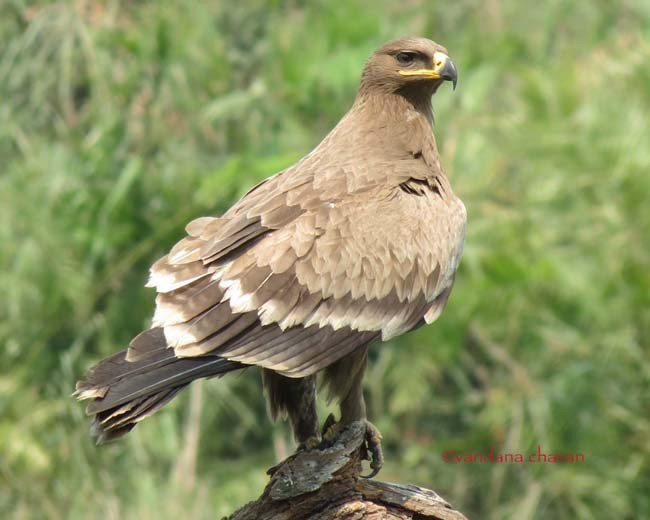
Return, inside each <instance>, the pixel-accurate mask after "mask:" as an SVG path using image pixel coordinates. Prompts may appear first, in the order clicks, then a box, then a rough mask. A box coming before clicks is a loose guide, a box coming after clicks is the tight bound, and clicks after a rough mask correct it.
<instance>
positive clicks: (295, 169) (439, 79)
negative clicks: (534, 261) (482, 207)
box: [75, 38, 466, 474]
mask: <svg viewBox="0 0 650 520" xmlns="http://www.w3.org/2000/svg"><path fill="white" fill-rule="evenodd" d="M456 79H457V74H456V67H455V65H454V63H453V62H452V61H451V59H450V58H449V56H448V53H447V51H446V49H445V48H444V47H442V46H440V45H438V44H436V43H434V42H433V41H431V40H427V39H424V38H403V39H398V40H393V41H390V42H388V43H386V44H385V45H383V46H382V47H380V48H379V49H378V50H377V51H376V52H374V53H373V54H372V55H371V56H370V58H369V59H368V61H367V62H366V64H365V67H364V69H363V74H362V76H361V83H360V86H359V90H358V94H357V97H356V99H355V101H354V104H353V105H352V108H351V109H350V110H349V112H348V113H347V114H346V115H345V116H344V117H343V118H342V119H341V121H340V122H339V123H338V124H337V125H336V127H335V128H334V129H333V130H332V131H331V132H330V133H329V134H328V135H327V136H326V137H325V139H323V141H322V142H321V143H320V144H319V145H318V146H317V147H316V148H315V149H314V150H313V151H312V152H311V153H309V154H308V155H306V156H305V157H303V158H302V159H300V160H299V161H298V162H297V163H296V164H294V165H293V166H290V167H289V168H287V169H286V170H283V171H281V172H279V173H278V174H276V175H274V176H272V177H270V178H268V179H266V180H264V181H262V182H261V183H260V184H258V185H257V186H255V187H254V188H252V189H251V190H250V191H249V192H248V193H247V194H246V195H244V196H243V197H242V198H241V200H239V201H238V202H236V203H235V204H234V205H233V206H232V207H231V208H230V209H229V210H228V211H227V212H226V213H225V214H224V215H223V216H221V217H201V218H198V219H196V220H193V221H192V222H190V223H189V224H188V225H187V227H186V232H187V236H186V237H185V238H183V239H182V240H181V241H180V242H178V243H177V244H176V245H175V246H174V247H173V248H172V249H171V251H170V252H169V254H167V255H165V256H164V257H162V258H161V259H160V260H158V261H157V262H156V263H155V264H154V265H153V266H152V267H151V275H150V278H149V282H148V284H147V285H148V286H149V287H154V288H155V289H156V292H157V295H156V310H155V313H154V316H153V321H152V324H151V328H149V329H147V330H145V331H143V332H142V333H140V334H139V335H138V336H136V337H135V338H134V339H133V340H132V341H131V343H130V345H129V347H128V348H127V349H126V350H123V351H121V352H119V353H117V354H115V355H113V356H111V357H109V358H107V359H104V360H103V361H100V362H99V363H98V364H97V365H96V366H94V367H93V368H91V369H90V371H89V372H88V374H87V375H86V377H85V379H84V380H83V381H80V382H79V383H77V389H76V392H75V395H76V396H77V397H78V398H79V399H92V402H91V403H90V404H89V405H88V409H87V413H88V414H90V415H93V416H94V422H93V433H94V434H95V435H96V436H97V437H98V441H99V442H103V441H107V440H110V439H113V438H115V437H118V436H120V435H123V434H124V433H126V432H128V431H129V430H131V428H133V427H134V426H135V424H136V423H137V422H138V421H140V420H142V419H144V418H145V417H148V416H149V415H151V414H153V413H154V412H155V411H157V410H158V409H159V408H160V407H162V406H163V405H164V404H165V403H167V402H168V401H169V400H171V399H172V398H173V397H174V396H175V395H176V394H178V392H180V391H181V390H182V389H183V388H185V387H186V386H187V385H188V384H190V383H191V382H192V381H194V380H195V379H198V378H202V377H214V376H223V375H224V374H226V373H228V372H231V371H235V370H240V369H244V368H248V367H251V366H257V367H260V368H261V372H262V379H263V382H264V387H265V389H266V392H267V395H268V400H269V405H270V413H271V415H272V417H273V418H276V417H277V416H281V415H285V414H286V415H288V416H289V419H290V421H291V425H292V428H293V432H294V435H295V438H296V441H297V442H298V443H299V445H300V446H301V447H303V448H307V449H311V448H315V447H317V446H319V444H320V442H321V432H320V427H319V422H318V417H317V414H316V401H315V399H316V375H317V374H319V373H320V374H321V375H322V381H323V382H324V384H325V385H326V386H327V387H328V389H329V392H330V395H331V396H333V397H334V398H336V399H337V400H338V401H339V402H340V411H341V416H340V421H339V422H338V423H337V424H336V425H335V427H334V426H333V427H334V430H336V431H339V430H340V429H341V428H342V427H344V426H345V425H347V424H350V423H352V422H355V421H363V423H364V424H365V426H366V432H367V433H366V442H367V447H368V448H369V450H370V453H371V455H372V456H371V459H372V460H371V467H372V468H373V474H375V473H376V472H377V471H378V470H379V468H380V467H381V464H382V460H383V457H382V453H381V446H380V439H381V436H380V435H379V432H378V431H377V429H376V428H375V427H374V426H373V425H372V424H371V423H370V422H368V420H367V418H366V408H365V403H364V399H363V392H362V379H363V374H364V371H365V368H366V361H367V352H368V345H369V344H370V343H372V342H374V341H376V340H381V341H386V340H389V339H391V338H393V337H395V336H397V335H399V334H402V333H404V332H408V331H410V330H413V329H416V328H417V327H420V326H421V325H423V324H425V323H431V322H433V321H434V320H435V319H436V318H438V316H439V315H440V312H441V311H442V309H443V307H444V305H445V303H446V302H447V299H448V298H449V293H450V292H451V289H452V285H453V282H454V275H455V272H456V268H457V267H458V263H459V261H460V257H461V254H462V250H463V242H464V237H465V222H466V212H465V207H464V206H463V203H462V202H461V201H460V200H459V199H458V198H457V197H456V196H455V195H454V193H453V192H452V189H451V186H450V184H449V180H448V179H447V176H446V175H445V173H444V171H443V168H442V166H441V164H440V158H439V156H438V150H437V148H436V141H435V139H434V136H433V115H432V107H431V97H432V95H433V94H434V93H435V92H436V90H437V89H438V87H439V86H440V85H441V84H442V83H443V82H444V81H451V82H452V83H453V84H454V87H455V85H456Z"/></svg>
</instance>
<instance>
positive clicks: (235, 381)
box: [0, 0, 650, 520]
mask: <svg viewBox="0 0 650 520" xmlns="http://www.w3.org/2000/svg"><path fill="white" fill-rule="evenodd" d="M405 34H419V35H426V36H430V37H432V38H433V39H435V40H437V41H439V42H441V43H443V44H444V45H445V46H447V48H448V49H449V50H450V53H451V54H452V56H453V57H454V59H455V61H456V63H457V65H458V67H459V70H460V84H459V89H458V90H457V91H456V92H455V93H452V92H451V89H447V88H443V89H441V91H440V92H439V93H438V94H437V95H436V97H435V100H434V105H435V108H436V133H437V137H438V142H439V146H440V150H441V153H442V155H443V162H444V164H445V165H446V168H447V170H448V172H449V174H450V177H451V178H452V182H453V184H454V187H455V190H456V192H457V193H458V194H459V195H460V196H461V197H462V198H463V199H464V201H465V203H466V205H467V208H468V212H469V229H468V237H467V246H466V252H465V256H464V260H463V264H462V268H461V272H460V273H459V276H458V278H457V283H456V287H455V290H454V294H453V296H452V298H451V301H450V303H449V305H448V307H447V309H446V311H445V313H444V314H443V316H442V318H441V319H440V320H439V322H438V323H437V324H436V325H434V326H431V327H426V328H423V329H420V330H419V331H417V332H416V333H413V334H410V335H407V336H406V337H403V338H400V339H398V340H395V341H392V342H391V343H392V344H390V345H381V346H379V345H377V346H376V347H375V348H374V349H373V360H372V364H371V366H370V369H369V374H368V377H367V378H366V379H367V381H366V383H367V396H368V401H369V412H370V415H371V419H372V420H374V421H375V424H377V425H378V427H379V428H380V429H381V430H382V431H383V433H384V436H385V448H386V451H387V465H386V468H385V469H384V471H383V473H382V475H381V477H382V478H383V479H387V480H397V481H403V482H413V483H417V484H420V485H423V486H427V487H432V488H434V489H436V490H437V491H438V492H440V493H441V494H443V495H444V496H445V497H446V498H448V499H449V500H451V501H452V502H453V504H454V505H455V506H457V507H458V508H460V509H461V510H462V511H464V512H465V513H466V514H467V515H469V516H470V517H473V518H487V519H502V518H509V519H528V518H531V519H534V518H540V519H541V518H577V519H592V518H621V519H633V518H634V519H636V518H650V493H649V492H648V490H650V467H649V466H650V388H649V387H650V354H649V350H648V338H649V336H650V261H649V251H648V245H649V244H648V238H649V237H650V205H649V203H648V201H649V200H650V67H649V66H648V63H650V3H648V2H644V1H642V0H639V1H632V0H627V1H619V2H606V1H604V0H594V1H592V2H573V3H570V2H562V1H559V0H550V1H548V2H545V3H543V4H539V3H534V2H517V1H515V0H504V1H498V0H490V1H487V2H478V1H470V0H461V1H458V2H454V3H451V2H441V1H435V2H431V1H424V0H413V1H408V2H388V1H385V0H380V1H378V2H375V3H373V7H372V8H369V7H368V3H367V2H362V1H360V0H348V1H346V2H342V1H337V2H324V1H317V2H304V1H298V0H295V1H291V2H280V1H270V2H269V1H267V2H264V1H261V0H244V1H241V2H192V3H188V2H185V1H181V0H168V1H165V2H153V1H148V2H147V1H138V2H136V1H127V0H122V1H111V0H106V1H100V0H86V1H84V0H77V1H70V2H65V1H62V2H46V1H28V0H4V1H3V2H2V3H0V41H1V42H2V43H1V44H0V165H1V168H0V244H1V247H0V287H2V292H3V298H2V300H3V303H2V304H1V305H0V344H1V345H2V346H3V348H2V349H1V350H0V367H1V369H0V516H1V517H3V518H51V519H63V518H66V519H67V518H72V519H75V518H84V519H85V518H115V519H117V518H138V519H149V518H155V519H157V520H159V519H166V518H169V519H172V518H178V517H179V515H180V517H182V518H192V519H203V518H205V519H213V518H218V517H219V516H220V515H223V514H226V513H228V512H230V511H232V510H233V509H234V508H235V507H236V506H237V505H240V504H242V503H244V502H245V501H247V500H249V499H252V498H253V497H256V496H257V495H258V494H259V493H260V491H261V489H262V487H263V485H264V483H265V481H266V476H265V474H264V470H265V468H266V467H268V466H269V465H271V464H272V463H273V462H274V461H275V460H276V458H277V457H282V456H284V455H286V453H287V450H291V449H292V445H291V441H290V439H289V436H288V433H287V429H286V425H284V424H282V423H281V424H276V425H271V424H270V423H269V420H268V419H267V417H266V414H265V404H264V401H263V397H262V393H261V388H260V383H259V380H258V379H259V378H258V375H257V374H256V373H255V371H250V373H245V374H242V375H241V376H238V377H229V378H226V379H224V380H222V381H219V382H216V381H209V382H207V383H205V384H203V385H202V386H201V387H200V389H199V390H194V391H193V394H190V393H189V392H186V393H185V395H183V396H181V397H179V398H178V399H177V400H176V402H174V403H173V404H172V405H170V406H169V407H168V408H167V409H166V410H165V411H163V412H161V413H159V414H158V415H156V416H155V417H153V418H151V419H150V420H148V421H145V423H143V424H142V425H140V426H139V427H138V428H136V429H135V430H134V431H133V432H132V434H130V435H129V436H128V437H127V438H125V439H124V440H123V441H121V442H118V443H115V444H112V445H109V446H104V447H99V448H98V447H96V446H94V445H93V443H92V441H91V439H90V438H89V436H88V421H87V419H86V418H85V417H84V414H83V406H82V405H80V404H79V403H76V402H74V401H73V400H72V399H70V397H69V395H70V393H71V391H72V389H73V385H74V381H75V380H76V379H77V378H78V377H79V376H80V375H81V374H82V373H83V372H84V370H85V369H86V368H87V367H88V366H89V365H90V364H92V363H93V362H96V361H97V360H98V359H100V358H101V357H103V356H105V355H108V354H110V353H112V352H114V351H116V350H118V349H121V348H123V347H124V346H125V345H126V344H127V342H128V341H129V339H130V338H131V337H132V336H133V335H134V334H135V333H136V332H137V331H139V330H140V329H141V328H143V327H144V326H146V324H147V323H148V320H149V318H150V316H151V312H152V306H153V295H152V293H151V291H150V290H147V289H144V288H143V284H144V282H145V280H146V276H147V269H148V266H149V265H150V264H151V263H152V262H153V261H154V260H155V259H157V258H158V257H159V256H161V255H162V254H164V252H165V251H166V250H167V249H168V248H169V247H170V246H171V245H172V244H173V243H174V242H175V241H176V240H177V239H178V238H179V237H180V236H181V235H182V233H183V231H182V230H183V227H184V225H185V223H186V222H187V221H188V220H190V219H191V218H193V217H196V216H200V215H205V214H218V213H220V212H222V211H224V209H226V208H227V207H228V206H229V204H231V203H232V202H233V201H234V200H235V199H236V198H237V197H239V196H240V195H242V194H243V193H244V192H245V191H246V190H247V188H249V187H250V186H251V185H252V184H253V183H255V182H256V181H258V180H260V179H262V178H264V177H266V176H268V175H270V174H272V173H274V172H276V171H278V170H279V169H281V168H283V167H284V166H287V165H289V164H291V163H292V162H293V161H295V160H296V159H297V158H299V157H300V156H301V155H303V154H304V153H306V152H308V151H309V150H310V149H311V147H312V146H314V145H315V144H316V143H318V142H319V141H320V139H321V138H322V137H323V136H324V135H325V134H326V132H327V131H328V130H329V129H330V128H331V127H332V126H333V125H334V124H335V123H336V122H337V120H338V119H339V118H340V117H341V115H342V114H343V113H344V112H345V111H346V110H347V108H348V107H349V106H350V104H351V102H352V100H353V98H354V95H355V89H356V84H357V81H358V78H359V73H360V70H361V67H362V64H363V61H364V60H365V58H366V57H367V56H368V55H369V54H370V52H371V51H372V50H373V49H374V48H375V47H376V46H378V45H379V44H381V43H382V42H383V41H385V40H387V39H390V38H393V37H396V36H400V35H405ZM201 389H202V392H203V394H201ZM191 395H193V397H192V401H195V402H198V401H196V400H197V399H200V398H201V395H202V396H203V407H202V414H201V417H200V441H199V446H198V456H196V457H195V454H194V453H193V451H192V450H193V449H194V448H195V446H193V445H192V443H187V442H185V441H186V439H187V438H188V437H187V435H186V433H185V429H186V427H191V426H192V425H193V424H194V425H195V426H196V424H197V422H196V421H197V418H196V414H194V415H192V414H191V413H190V411H189V410H190V408H191V407H190V402H191V400H190V396H191ZM322 406H323V410H324V409H325V405H324V404H323V405H322ZM538 444H539V445H541V446H542V448H543V449H544V450H545V451H546V452H549V453H550V452H555V453H566V452H574V453H575V452H580V453H584V454H585V457H586V461H585V462H584V463H583V464H528V463H526V464H478V463H477V464H448V463H445V462H443V461H442V459H441V453H442V452H443V451H444V450H454V451H456V452H458V453H466V452H471V453H474V452H486V451H488V450H489V448H490V447H491V446H494V448H495V449H496V450H498V451H499V450H500V451H519V452H523V453H529V452H533V451H535V450H536V447H537V445H538ZM194 460H196V466H195V467H194V465H193V464H192V461H194ZM188 461H190V462H189V463H188Z"/></svg>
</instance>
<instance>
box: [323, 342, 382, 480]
mask: <svg viewBox="0 0 650 520" xmlns="http://www.w3.org/2000/svg"><path fill="white" fill-rule="evenodd" d="M367 364H368V348H367V347H365V348H360V349H358V350H357V351H355V352H352V353H351V354H348V355H347V356H345V357H344V358H341V359H340V360H339V361H337V362H336V363H334V364H333V365H331V366H330V367H328V368H327V370H326V372H325V383H326V384H327V386H328V387H329V393H330V396H332V397H338V398H339V399H340V402H341V405H340V406H341V420H340V421H339V422H338V423H334V421H333V419H331V416H330V417H328V420H327V421H326V424H325V428H324V432H323V437H324V438H325V440H332V439H333V438H335V437H336V436H337V435H338V433H339V432H340V431H341V430H342V429H343V428H345V427H346V426H347V425H349V424H351V423H353V422H359V421H360V422H363V423H364V425H365V428H366V448H367V450H368V452H369V454H370V456H369V457H368V460H370V467H371V469H372V471H371V472H370V475H368V478H372V477H374V476H375V475H376V474H377V473H379V470H380V469H381V467H382V466H383V464H384V454H383V451H382V449H381V433H380V432H379V430H378V429H377V427H376V426H375V425H374V424H372V423H371V422H370V421H368V419H367V416H366V402H365V400H364V398H363V375H364V373H365V371H366V365H367Z"/></svg>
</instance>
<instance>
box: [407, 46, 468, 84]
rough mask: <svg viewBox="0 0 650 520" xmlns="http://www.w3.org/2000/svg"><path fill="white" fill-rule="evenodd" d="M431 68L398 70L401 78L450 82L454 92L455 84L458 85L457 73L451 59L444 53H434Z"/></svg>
mask: <svg viewBox="0 0 650 520" xmlns="http://www.w3.org/2000/svg"><path fill="white" fill-rule="evenodd" d="M432 65H433V67H432V68H431V69H419V70H400V71H399V73H400V74H401V75H402V76H419V77H422V78H430V79H442V80H445V81H451V84H452V85H453V87H454V90H456V83H458V71H457V70H456V65H455V64H454V62H453V61H451V58H450V57H449V56H447V55H446V54H445V53H444V52H440V51H438V52H436V53H435V54H434V55H433V64H432Z"/></svg>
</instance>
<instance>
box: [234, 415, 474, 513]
mask: <svg viewBox="0 0 650 520" xmlns="http://www.w3.org/2000/svg"><path fill="white" fill-rule="evenodd" d="M364 431H365V430H364V428H363V427H362V426H361V425H358V426H357V424H353V425H352V426H351V427H350V428H348V429H346V430H345V431H344V432H343V433H342V434H341V436H340V438H339V439H338V441H337V442H336V444H334V445H333V446H332V447H330V448H327V449H323V450H311V451H303V452H299V453H297V454H296V455H293V456H291V457H289V458H288V459H287V460H285V461H284V462H282V463H280V464H279V465H277V466H275V467H273V468H271V469H270V470H269V473H270V474H271V480H270V482H269V483H268V485H267V486H266V489H265V490H264V492H263V493H262V496H261V497H260V498H258V499H257V500H256V501H254V502H251V503H249V504H247V505H245V506H244V507H242V508H241V509H239V510H238V511H237V512H235V513H234V514H232V515H231V516H230V517H229V520H271V519H272V520H289V519H291V520H303V519H304V520H307V519H312V520H326V519H335V520H361V519H367V520H370V519H372V520H380V519H391V520H393V519H394V520H398V519H399V520H405V519H414V520H425V519H437V520H467V519H466V518H465V516H463V515H462V514H461V513H459V512H458V511H456V510H454V509H453V508H452V507H451V505H450V504H448V503H447V502H446V501H445V500H444V499H443V498H441V497H440V496H439V495H438V494H437V493H435V492H434V491H431V490H428V489H424V488H421V487H418V486H412V485H402V484H391V483H388V482H380V481H377V480H366V479H364V478H362V477H360V471H361V457H362V451H363V449H364V448H363V440H364V439H363V438H364Z"/></svg>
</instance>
